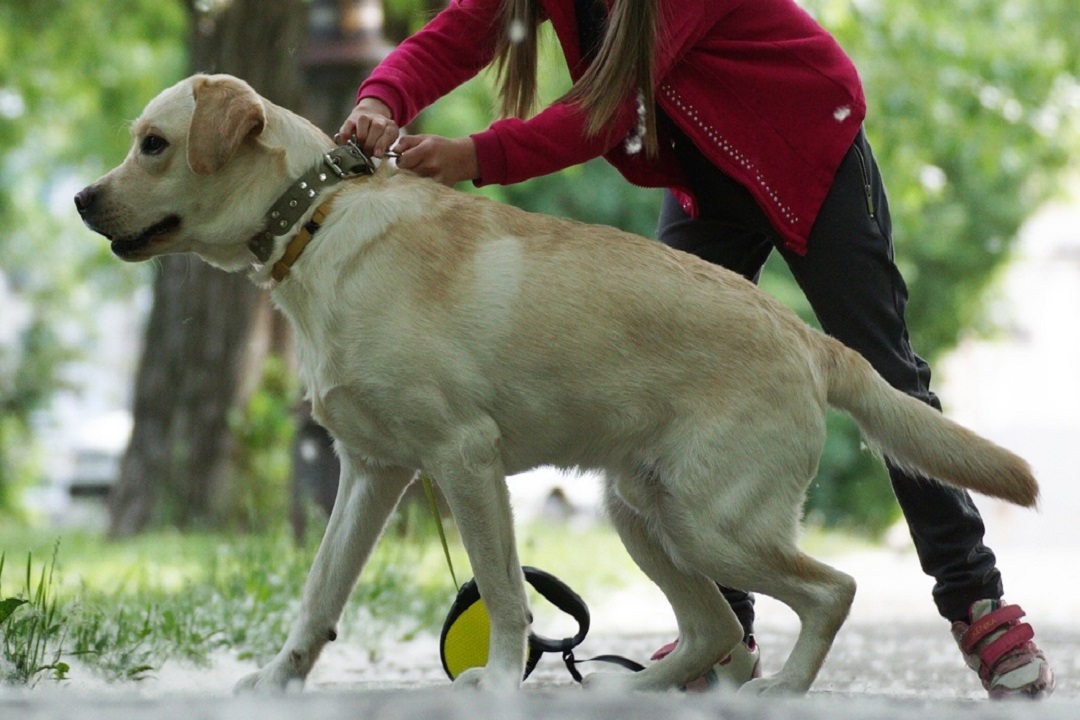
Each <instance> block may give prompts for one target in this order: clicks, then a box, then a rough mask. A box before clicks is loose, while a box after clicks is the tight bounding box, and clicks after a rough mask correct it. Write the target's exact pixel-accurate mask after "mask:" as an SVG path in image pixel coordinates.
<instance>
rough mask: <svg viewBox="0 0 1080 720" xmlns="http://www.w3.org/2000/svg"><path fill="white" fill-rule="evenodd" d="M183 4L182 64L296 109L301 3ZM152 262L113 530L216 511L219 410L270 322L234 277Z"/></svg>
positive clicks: (226, 409) (171, 261)
mask: <svg viewBox="0 0 1080 720" xmlns="http://www.w3.org/2000/svg"><path fill="white" fill-rule="evenodd" d="M186 5H187V7H188V9H189V12H190V17H191V35H190V50H191V69H192V71H194V72H227V73H231V74H233V75H237V76H238V77H241V78H243V79H245V80H247V81H248V82H249V83H251V85H252V86H253V87H254V88H255V90H256V91H258V92H259V93H260V94H262V95H264V96H265V97H267V98H268V99H270V100H272V101H273V102H275V103H277V104H279V105H282V106H285V107H291V108H293V109H298V108H299V106H300V101H301V98H302V93H303V87H302V82H301V70H300V67H299V57H300V52H301V50H302V49H303V46H304V42H305V38H306V36H307V32H306V28H307V23H306V9H305V3H304V2H303V0H276V1H275V2H265V1H264V0H232V1H231V2H226V3H217V4H214V9H213V10H211V11H209V12H202V11H199V10H198V9H197V8H196V3H195V2H194V1H193V0H187V1H186ZM158 267H159V273H158V276H157V280H156V282H155V285H154V301H153V307H152V309H151V312H150V317H149V321H148V324H147V328H146V336H145V343H144V346H143V356H142V360H141V361H140V366H139V371H138V373H137V377H136V383H135V393H134V394H135V401H134V428H133V431H132V438H131V442H130V444H129V446H128V449H127V452H126V454H125V456H124V459H123V461H122V463H121V469H120V478H119V481H118V483H117V486H116V487H115V489H114V490H113V493H112V495H111V496H110V499H109V512H110V534H111V535H113V536H117V535H130V534H133V533H136V532H139V531H142V530H144V529H147V528H149V527H152V526H156V525H162V524H175V525H177V526H180V527H191V526H210V525H213V524H215V522H216V521H217V520H219V517H218V515H217V512H216V507H215V506H216V503H215V499H217V498H221V497H223V496H224V495H225V494H227V492H228V484H229V483H230V482H231V480H232V478H231V474H230V472H229V467H230V458H231V433H230V430H229V424H228V417H229V413H230V411H231V410H232V409H233V408H234V407H235V406H236V404H237V403H238V402H241V401H242V400H243V399H244V397H245V396H246V394H247V392H249V391H250V389H251V387H250V383H249V384H248V385H247V386H245V383H244V381H243V379H242V378H243V377H244V376H245V375H246V376H247V377H258V369H259V368H260V367H261V365H262V360H263V359H264V357H265V353H266V352H267V350H268V347H267V344H266V343H252V342H251V338H252V336H253V330H254V324H255V321H256V319H257V318H261V320H260V322H274V320H272V318H273V315H274V313H273V312H265V311H264V312H260V305H262V304H266V303H267V298H266V295H265V293H263V292H261V291H259V290H258V289H257V288H256V287H255V286H254V285H252V284H251V283H250V282H249V281H248V279H247V278H246V277H245V276H244V275H242V274H240V275H229V274H226V273H223V272H221V271H219V270H216V269H214V268H211V267H210V266H209V265H206V264H205V263H203V262H202V261H201V260H198V259H197V258H194V257H190V256H174V257H165V258H162V259H161V260H159V261H158ZM265 334H269V335H270V336H271V337H279V335H280V333H278V332H277V331H272V332H268V333H266V332H264V335H265ZM276 344H278V345H281V344H283V343H282V341H281V340H280V339H279V340H277V341H276Z"/></svg>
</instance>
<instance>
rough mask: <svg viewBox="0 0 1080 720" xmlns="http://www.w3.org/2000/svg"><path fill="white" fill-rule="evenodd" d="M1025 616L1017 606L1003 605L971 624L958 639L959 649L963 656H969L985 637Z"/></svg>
mask: <svg viewBox="0 0 1080 720" xmlns="http://www.w3.org/2000/svg"><path fill="white" fill-rule="evenodd" d="M1025 614H1026V613H1024V611H1023V610H1022V609H1021V608H1020V606H1019V605H1003V606H1001V607H999V608H998V609H997V610H994V611H993V612H988V613H986V614H985V615H983V616H982V617H981V618H979V619H978V620H976V621H975V622H973V623H971V627H969V628H968V629H967V632H965V633H964V634H963V635H962V636H961V637H960V648H961V649H962V650H963V651H964V653H965V654H967V655H970V654H971V653H973V652H974V651H975V646H976V645H978V644H979V642H980V641H981V640H982V639H983V638H985V637H986V636H987V635H989V634H990V633H992V632H994V631H995V630H997V629H998V628H1000V627H1002V626H1003V625H1010V624H1012V623H1015V622H1016V621H1017V620H1019V619H1020V618H1022V617H1024V615H1025Z"/></svg>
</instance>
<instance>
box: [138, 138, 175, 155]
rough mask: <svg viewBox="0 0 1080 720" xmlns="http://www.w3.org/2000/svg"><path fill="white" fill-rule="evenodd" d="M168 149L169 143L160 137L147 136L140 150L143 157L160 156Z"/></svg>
mask: <svg viewBox="0 0 1080 720" xmlns="http://www.w3.org/2000/svg"><path fill="white" fill-rule="evenodd" d="M167 147H169V141H168V140H166V139H165V138H163V137H161V136H160V135H147V136H146V137H144V138H143V141H142V145H141V146H140V148H139V149H140V150H142V154H143V155H160V154H161V153H163V152H165V148H167Z"/></svg>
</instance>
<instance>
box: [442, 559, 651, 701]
mask: <svg viewBox="0 0 1080 720" xmlns="http://www.w3.org/2000/svg"><path fill="white" fill-rule="evenodd" d="M521 569H522V571H523V572H524V573H525V580H526V581H527V582H528V583H529V584H530V585H532V586H533V587H534V588H535V589H536V591H537V592H538V593H540V595H542V596H543V597H544V599H545V600H547V601H548V602H550V603H551V604H552V605H554V606H555V607H557V608H558V609H560V610H562V611H563V612H564V613H566V614H567V615H569V616H570V617H572V618H574V620H576V621H577V624H578V631H577V633H575V634H574V635H573V636H572V637H566V638H561V639H558V640H555V639H552V638H546V637H543V636H542V635H537V634H536V633H534V632H530V633H529V649H528V655H527V656H526V659H525V676H524V678H522V679H525V678H528V677H529V675H530V674H531V673H532V671H533V670H534V669H535V668H536V664H537V663H538V662H540V658H541V657H543V655H544V653H558V654H559V656H560V657H561V658H562V660H563V662H564V663H565V664H566V669H567V670H569V671H570V676H571V677H572V678H574V680H576V681H577V682H581V673H580V672H579V671H578V669H577V666H578V665H579V664H581V663H586V662H593V661H601V662H610V663H615V664H616V665H620V666H622V667H624V668H627V669H629V670H633V671H635V672H636V671H638V670H644V666H642V665H641V664H639V663H636V662H634V661H633V660H629V659H627V658H624V657H621V656H619V655H597V656H596V657H592V658H588V659H586V660H578V659H576V658H575V657H574V648H576V647H577V646H578V645H580V644H581V642H582V641H583V640H584V639H585V635H586V634H587V633H588V632H589V608H588V607H587V606H586V605H585V601H584V600H582V599H581V596H580V595H578V594H577V593H576V592H574V591H573V590H571V589H570V587H569V586H568V585H567V584H566V583H564V582H563V581H562V580H559V579H558V578H557V577H555V576H554V575H552V574H551V573H547V572H544V571H543V570H540V569H538V568H534V567H529V566H527V565H526V566H523V567H522V568H521ZM490 634H491V623H490V620H489V619H488V615H487V608H486V607H484V601H483V600H482V599H481V598H480V590H479V588H477V587H476V581H475V580H469V581H468V582H467V583H465V584H464V585H462V586H461V589H460V590H458V594H457V598H455V599H454V604H453V605H452V606H451V607H450V612H449V614H447V616H446V622H445V623H443V629H442V635H441V636H440V638H439V655H440V656H441V657H442V665H443V669H444V670H446V674H447V675H448V676H449V677H450V679H451V680H453V679H455V678H456V677H457V676H458V675H460V674H461V673H463V672H464V671H466V670H468V669H469V668H473V667H483V666H484V665H486V664H487V659H488V640H489V636H490Z"/></svg>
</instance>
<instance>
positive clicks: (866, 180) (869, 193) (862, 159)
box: [852, 144, 874, 217]
mask: <svg viewBox="0 0 1080 720" xmlns="http://www.w3.org/2000/svg"><path fill="white" fill-rule="evenodd" d="M852 147H853V148H854V149H855V154H856V155H858V156H859V174H860V175H862V181H863V192H864V193H865V194H866V209H867V211H868V212H869V213H870V217H874V191H873V188H872V187H871V186H870V173H869V172H868V171H867V169H866V155H864V154H863V151H862V148H860V147H859V146H858V145H857V144H856V145H852Z"/></svg>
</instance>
